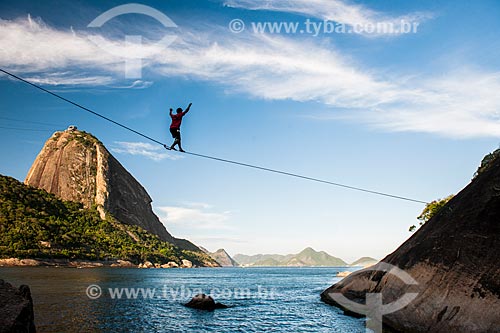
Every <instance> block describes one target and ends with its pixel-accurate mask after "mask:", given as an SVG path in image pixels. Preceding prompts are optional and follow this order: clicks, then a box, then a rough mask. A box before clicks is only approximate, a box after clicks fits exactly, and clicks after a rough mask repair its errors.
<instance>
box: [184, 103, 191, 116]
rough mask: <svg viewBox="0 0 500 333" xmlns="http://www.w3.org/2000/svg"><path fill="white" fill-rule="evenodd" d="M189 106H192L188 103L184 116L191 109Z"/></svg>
mask: <svg viewBox="0 0 500 333" xmlns="http://www.w3.org/2000/svg"><path fill="white" fill-rule="evenodd" d="M191 105H193V103H189V105H188V107H187V108H186V111H184V114H186V113H188V112H189V110H190V109H191Z"/></svg>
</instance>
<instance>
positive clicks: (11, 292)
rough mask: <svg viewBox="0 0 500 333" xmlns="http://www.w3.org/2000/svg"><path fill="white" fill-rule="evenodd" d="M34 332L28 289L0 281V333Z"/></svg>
mask: <svg viewBox="0 0 500 333" xmlns="http://www.w3.org/2000/svg"><path fill="white" fill-rule="evenodd" d="M7 332H19V333H21V332H23V333H24V332H26V333H32V332H36V329H35V322H34V313H33V300H32V299H31V291H30V288H29V287H28V286H26V285H22V286H20V287H19V289H16V288H14V287H13V286H12V285H11V284H9V283H7V282H5V281H4V280H1V279H0V333H7Z"/></svg>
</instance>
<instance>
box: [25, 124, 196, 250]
mask: <svg viewBox="0 0 500 333" xmlns="http://www.w3.org/2000/svg"><path fill="white" fill-rule="evenodd" d="M25 183H26V184H27V185H31V186H34V187H37V188H42V189H44V190H46V191H47V192H50V193H53V194H55V195H56V196H58V197H59V198H61V199H63V200H69V201H76V202H81V203H83V205H84V206H85V207H86V208H89V207H92V206H96V207H97V209H98V210H99V212H100V213H101V216H102V217H104V215H105V213H106V212H109V213H111V214H112V215H113V216H114V217H115V218H116V219H117V220H119V221H120V222H122V223H125V224H129V225H137V226H140V227H141V228H143V229H145V230H147V231H149V232H151V233H153V234H156V235H158V236H159V237H160V239H161V240H163V241H166V242H169V243H172V244H174V245H176V246H178V247H180V248H182V249H187V250H193V251H200V250H199V248H198V247H197V246H196V245H194V244H192V243H191V242H189V241H187V240H185V239H178V238H174V237H173V236H172V235H171V234H170V233H169V232H168V231H167V230H166V229H165V227H164V225H163V224H162V223H161V222H160V220H159V219H158V217H157V216H156V215H155V214H154V212H153V210H152V208H151V202H152V200H151V197H150V196H149V195H148V193H147V192H146V190H145V189H144V187H143V186H142V185H141V184H139V182H138V181H137V180H136V179H135V178H134V177H133V176H132V175H131V174H130V173H129V172H128V171H127V170H126V169H125V168H124V167H123V166H122V165H121V164H120V162H118V160H117V159H116V158H114V157H113V155H111V154H110V153H109V151H108V150H107V149H106V147H104V145H103V144H102V143H101V142H100V141H99V140H97V139H96V138H95V137H93V136H92V135H91V134H89V133H86V132H83V131H79V130H76V129H73V128H69V129H68V130H66V131H63V132H56V133H54V134H53V135H52V137H51V138H50V139H49V140H47V142H46V143H45V145H44V147H43V148H42V150H41V151H40V153H39V154H38V156H37V158H36V160H35V162H34V163H33V165H32V166H31V169H30V170H29V172H28V175H27V176H26V180H25Z"/></svg>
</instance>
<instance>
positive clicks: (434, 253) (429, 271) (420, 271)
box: [321, 158, 500, 332]
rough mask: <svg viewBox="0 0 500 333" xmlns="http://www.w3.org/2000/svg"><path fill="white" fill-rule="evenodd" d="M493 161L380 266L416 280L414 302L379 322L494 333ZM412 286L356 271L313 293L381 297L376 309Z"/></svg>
mask: <svg viewBox="0 0 500 333" xmlns="http://www.w3.org/2000/svg"><path fill="white" fill-rule="evenodd" d="M499 253H500V158H496V159H494V160H492V161H490V162H489V164H488V166H487V168H483V170H482V171H481V172H480V173H479V174H478V175H477V177H476V178H475V179H474V180H473V181H472V182H471V183H470V184H469V185H468V186H467V187H466V188H465V189H463V190H462V191H461V192H460V193H459V194H457V195H456V196H455V197H454V198H453V199H452V200H450V201H449V202H448V203H447V204H446V205H445V206H444V207H443V208H442V209H441V210H440V211H439V212H438V213H437V214H436V215H435V216H433V217H432V218H431V219H430V220H429V221H428V222H427V223H425V224H424V225H423V226H422V227H421V228H420V229H419V230H418V231H417V232H416V233H415V234H414V235H413V236H412V237H411V238H410V239H408V240H407V241H406V242H405V243H403V244H402V245H401V246H400V247H399V248H398V249H397V250H396V251H395V252H393V253H392V254H390V255H388V256H387V257H386V258H384V259H383V260H382V262H385V263H389V264H391V265H394V266H397V267H399V268H401V269H403V270H404V271H405V272H406V273H408V274H410V276H411V277H413V279H415V280H416V281H417V282H418V286H417V288H416V290H415V291H416V292H418V296H417V297H416V298H415V299H414V300H413V301H412V302H411V303H410V304H409V305H407V306H406V307H404V308H403V309H400V310H399V311H396V312H394V313H390V314H387V315H385V316H384V324H386V325H387V326H389V327H391V328H393V329H396V330H398V331H403V332H500V316H499V314H500V261H499V259H498V258H499ZM410 288H411V289H413V288H415V287H410V286H407V285H405V284H404V283H403V282H402V281H401V280H400V279H399V278H398V277H396V276H395V275H391V274H390V272H389V273H384V272H375V271H365V270H362V271H358V272H355V273H353V274H351V275H349V276H348V277H346V278H345V279H343V280H342V281H340V282H339V283H337V284H335V285H333V286H332V287H330V288H329V289H327V290H325V291H324V292H323V293H322V294H321V298H322V300H323V301H325V302H327V303H330V304H332V305H336V306H340V305H339V304H338V303H337V302H335V301H334V299H333V298H332V296H331V293H342V294H343V295H344V296H345V297H347V298H349V299H351V300H353V301H355V302H358V303H363V302H364V299H365V295H366V293H382V295H383V300H384V304H387V303H390V302H392V301H394V300H396V299H399V298H400V297H401V296H402V295H403V294H405V293H406V292H407V291H410V290H411V289H410Z"/></svg>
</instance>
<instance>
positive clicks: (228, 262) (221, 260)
mask: <svg viewBox="0 0 500 333" xmlns="http://www.w3.org/2000/svg"><path fill="white" fill-rule="evenodd" d="M209 255H210V257H212V259H214V260H215V261H217V263H218V264H219V265H221V266H222V267H237V266H239V265H238V263H237V262H236V261H234V259H233V258H231V256H230V255H229V254H228V253H227V252H226V250H224V249H218V250H217V251H215V252H212V253H209Z"/></svg>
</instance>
